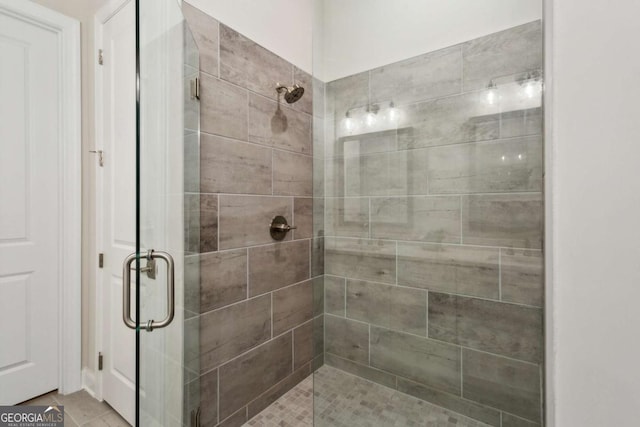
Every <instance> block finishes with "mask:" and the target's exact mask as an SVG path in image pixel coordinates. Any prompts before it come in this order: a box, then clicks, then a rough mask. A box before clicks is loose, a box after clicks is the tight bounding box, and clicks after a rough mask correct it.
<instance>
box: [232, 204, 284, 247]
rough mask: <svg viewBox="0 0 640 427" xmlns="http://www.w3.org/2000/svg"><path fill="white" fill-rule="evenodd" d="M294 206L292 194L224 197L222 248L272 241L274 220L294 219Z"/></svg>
mask: <svg viewBox="0 0 640 427" xmlns="http://www.w3.org/2000/svg"><path fill="white" fill-rule="evenodd" d="M292 209H293V206H292V200H291V198H289V197H269V196H261V197H258V196H220V249H230V248H239V247H244V246H252V245H259V244H265V243H272V242H273V239H272V238H271V235H270V234H269V223H270V222H271V219H273V217H275V216H276V215H282V216H284V217H285V218H291V213H292V212H293V211H292ZM286 239H287V240H291V234H289V235H288V236H286Z"/></svg>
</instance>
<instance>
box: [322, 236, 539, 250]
mask: <svg viewBox="0 0 640 427" xmlns="http://www.w3.org/2000/svg"><path fill="white" fill-rule="evenodd" d="M324 237H325V238H327V239H334V240H369V241H373V242H383V243H394V242H398V243H403V244H410V245H415V246H418V245H424V246H453V247H469V248H478V249H496V250H497V249H500V248H504V249H512V250H518V251H531V252H540V253H541V252H542V249H540V248H523V247H521V246H511V247H509V246H504V245H498V246H491V245H479V244H473V243H455V242H434V241H422V240H402V239H387V238H384V237H375V238H372V239H367V238H366V237H352V236H324Z"/></svg>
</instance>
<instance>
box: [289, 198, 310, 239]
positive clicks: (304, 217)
mask: <svg viewBox="0 0 640 427" xmlns="http://www.w3.org/2000/svg"><path fill="white" fill-rule="evenodd" d="M313 204H314V200H313V199H312V198H307V197H296V198H295V199H293V218H292V219H291V221H292V224H290V225H293V226H296V227H298V228H296V229H295V230H293V237H294V238H295V239H308V238H310V237H313V225H314V221H315V220H316V216H315V215H316V213H315V212H314V209H313V208H314V206H313Z"/></svg>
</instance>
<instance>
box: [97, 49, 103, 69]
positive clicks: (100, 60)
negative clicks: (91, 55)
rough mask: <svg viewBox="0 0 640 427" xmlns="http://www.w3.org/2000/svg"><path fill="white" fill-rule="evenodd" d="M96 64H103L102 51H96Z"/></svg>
mask: <svg viewBox="0 0 640 427" xmlns="http://www.w3.org/2000/svg"><path fill="white" fill-rule="evenodd" d="M98 64H100V65H102V64H104V52H103V51H102V49H98Z"/></svg>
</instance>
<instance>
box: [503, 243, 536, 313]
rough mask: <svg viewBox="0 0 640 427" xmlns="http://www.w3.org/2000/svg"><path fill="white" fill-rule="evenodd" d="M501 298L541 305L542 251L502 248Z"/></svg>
mask: <svg viewBox="0 0 640 427" xmlns="http://www.w3.org/2000/svg"><path fill="white" fill-rule="evenodd" d="M500 262H501V263H502V267H501V273H502V281H501V283H502V299H503V300H504V301H511V302H517V303H520V304H528V305H534V306H537V307H542V304H543V298H544V259H543V256H542V251H530V250H517V249H502V250H501V253H500Z"/></svg>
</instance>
